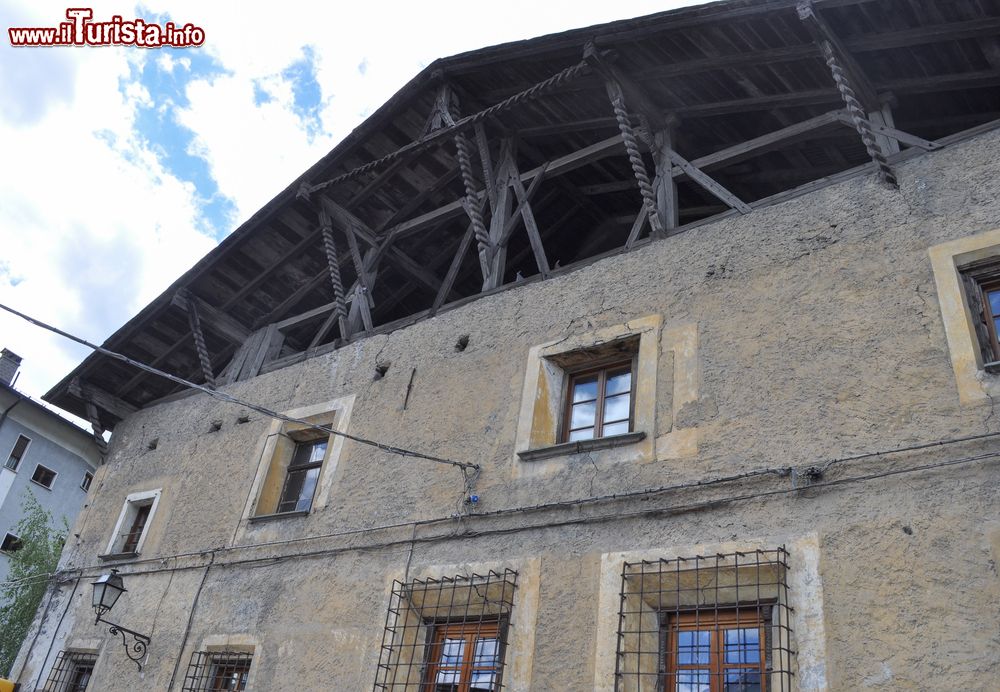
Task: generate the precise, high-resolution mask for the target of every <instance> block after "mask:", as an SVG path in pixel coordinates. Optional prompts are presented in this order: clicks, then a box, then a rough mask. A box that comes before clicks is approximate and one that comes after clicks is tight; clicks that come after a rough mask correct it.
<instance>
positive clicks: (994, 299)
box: [986, 291, 1000, 315]
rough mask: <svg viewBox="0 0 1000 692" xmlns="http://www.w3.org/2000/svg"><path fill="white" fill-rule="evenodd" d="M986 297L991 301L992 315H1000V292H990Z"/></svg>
mask: <svg viewBox="0 0 1000 692" xmlns="http://www.w3.org/2000/svg"><path fill="white" fill-rule="evenodd" d="M986 296H987V298H989V300H990V313H991V314H992V315H1000V291H990V292H989V293H987V294H986Z"/></svg>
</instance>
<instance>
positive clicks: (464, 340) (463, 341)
mask: <svg viewBox="0 0 1000 692" xmlns="http://www.w3.org/2000/svg"><path fill="white" fill-rule="evenodd" d="M468 347H469V335H468V334H463V335H462V336H460V337H458V341H456V342H455V350H456V351H464V350H465V349H466V348H468Z"/></svg>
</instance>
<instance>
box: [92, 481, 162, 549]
mask: <svg viewBox="0 0 1000 692" xmlns="http://www.w3.org/2000/svg"><path fill="white" fill-rule="evenodd" d="M162 494H163V488H157V489H156V490H144V491H141V492H136V493H131V494H129V495H128V496H127V497H126V498H125V502H124V504H122V510H121V512H120V513H119V514H118V521H117V522H116V523H115V530H114V532H112V534H111V540H109V541H108V546H107V549H106V550H105V551H104V555H102V556H101V557H109V558H115V557H121V556H124V555H126V554H125V553H118V552H117V551H116V549H115V544H116V543H117V542H118V539H119V537H120V536H121V532H122V527H124V526H125V525H126V524H127V523H129V522H131V521H132V519H131V517H132V516H134V515H132V512H131V511H130V510H131V509H132V507H133V506H138V505H140V504H145V503H146V501H147V500H152V502H150V503H149V516H148V517H146V524H145V525H144V526H143V528H142V535H141V536H140V537H139V542H138V543H137V544H136V546H135V553H134V554H135V555H139V554H140V553H141V552H142V547H143V544H145V542H146V538H147V537H148V536H149V528H150V527H151V526H152V525H153V518H154V517H155V516H156V508H157V507H158V506H159V504H160V496H161V495H162ZM127 555H128V556H131V555H133V553H128V554H127Z"/></svg>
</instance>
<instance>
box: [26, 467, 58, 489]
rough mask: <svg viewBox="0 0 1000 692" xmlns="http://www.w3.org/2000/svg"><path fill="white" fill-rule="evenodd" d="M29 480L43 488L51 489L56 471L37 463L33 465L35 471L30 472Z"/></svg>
mask: <svg viewBox="0 0 1000 692" xmlns="http://www.w3.org/2000/svg"><path fill="white" fill-rule="evenodd" d="M31 480H32V481H34V482H35V483H38V485H40V486H42V487H43V488H48V489H49V490H52V483H53V482H54V481H55V480H56V472H55V471H53V470H52V469H50V468H46V467H45V466H42V465H41V464H38V465H37V466H35V472H34V473H33V474H31Z"/></svg>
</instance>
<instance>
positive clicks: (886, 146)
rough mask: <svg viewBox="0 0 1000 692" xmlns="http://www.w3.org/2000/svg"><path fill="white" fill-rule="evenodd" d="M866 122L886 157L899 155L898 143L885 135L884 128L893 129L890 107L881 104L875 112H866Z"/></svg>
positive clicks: (886, 104)
mask: <svg viewBox="0 0 1000 692" xmlns="http://www.w3.org/2000/svg"><path fill="white" fill-rule="evenodd" d="M868 122H870V123H871V125H872V131H873V132H874V134H875V141H876V142H878V145H879V147H881V149H882V151H884V152H885V153H886V154H887V155H889V156H891V155H892V154H898V153H899V141H898V140H896V139H894V138H893V137H890V136H888V135H886V134H885V128H889V129H895V126H896V123H895V121H893V119H892V107H891V106H890V105H889V104H888V103H883V104H882V107H881V108H879V109H878V110H877V111H869V112H868Z"/></svg>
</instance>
